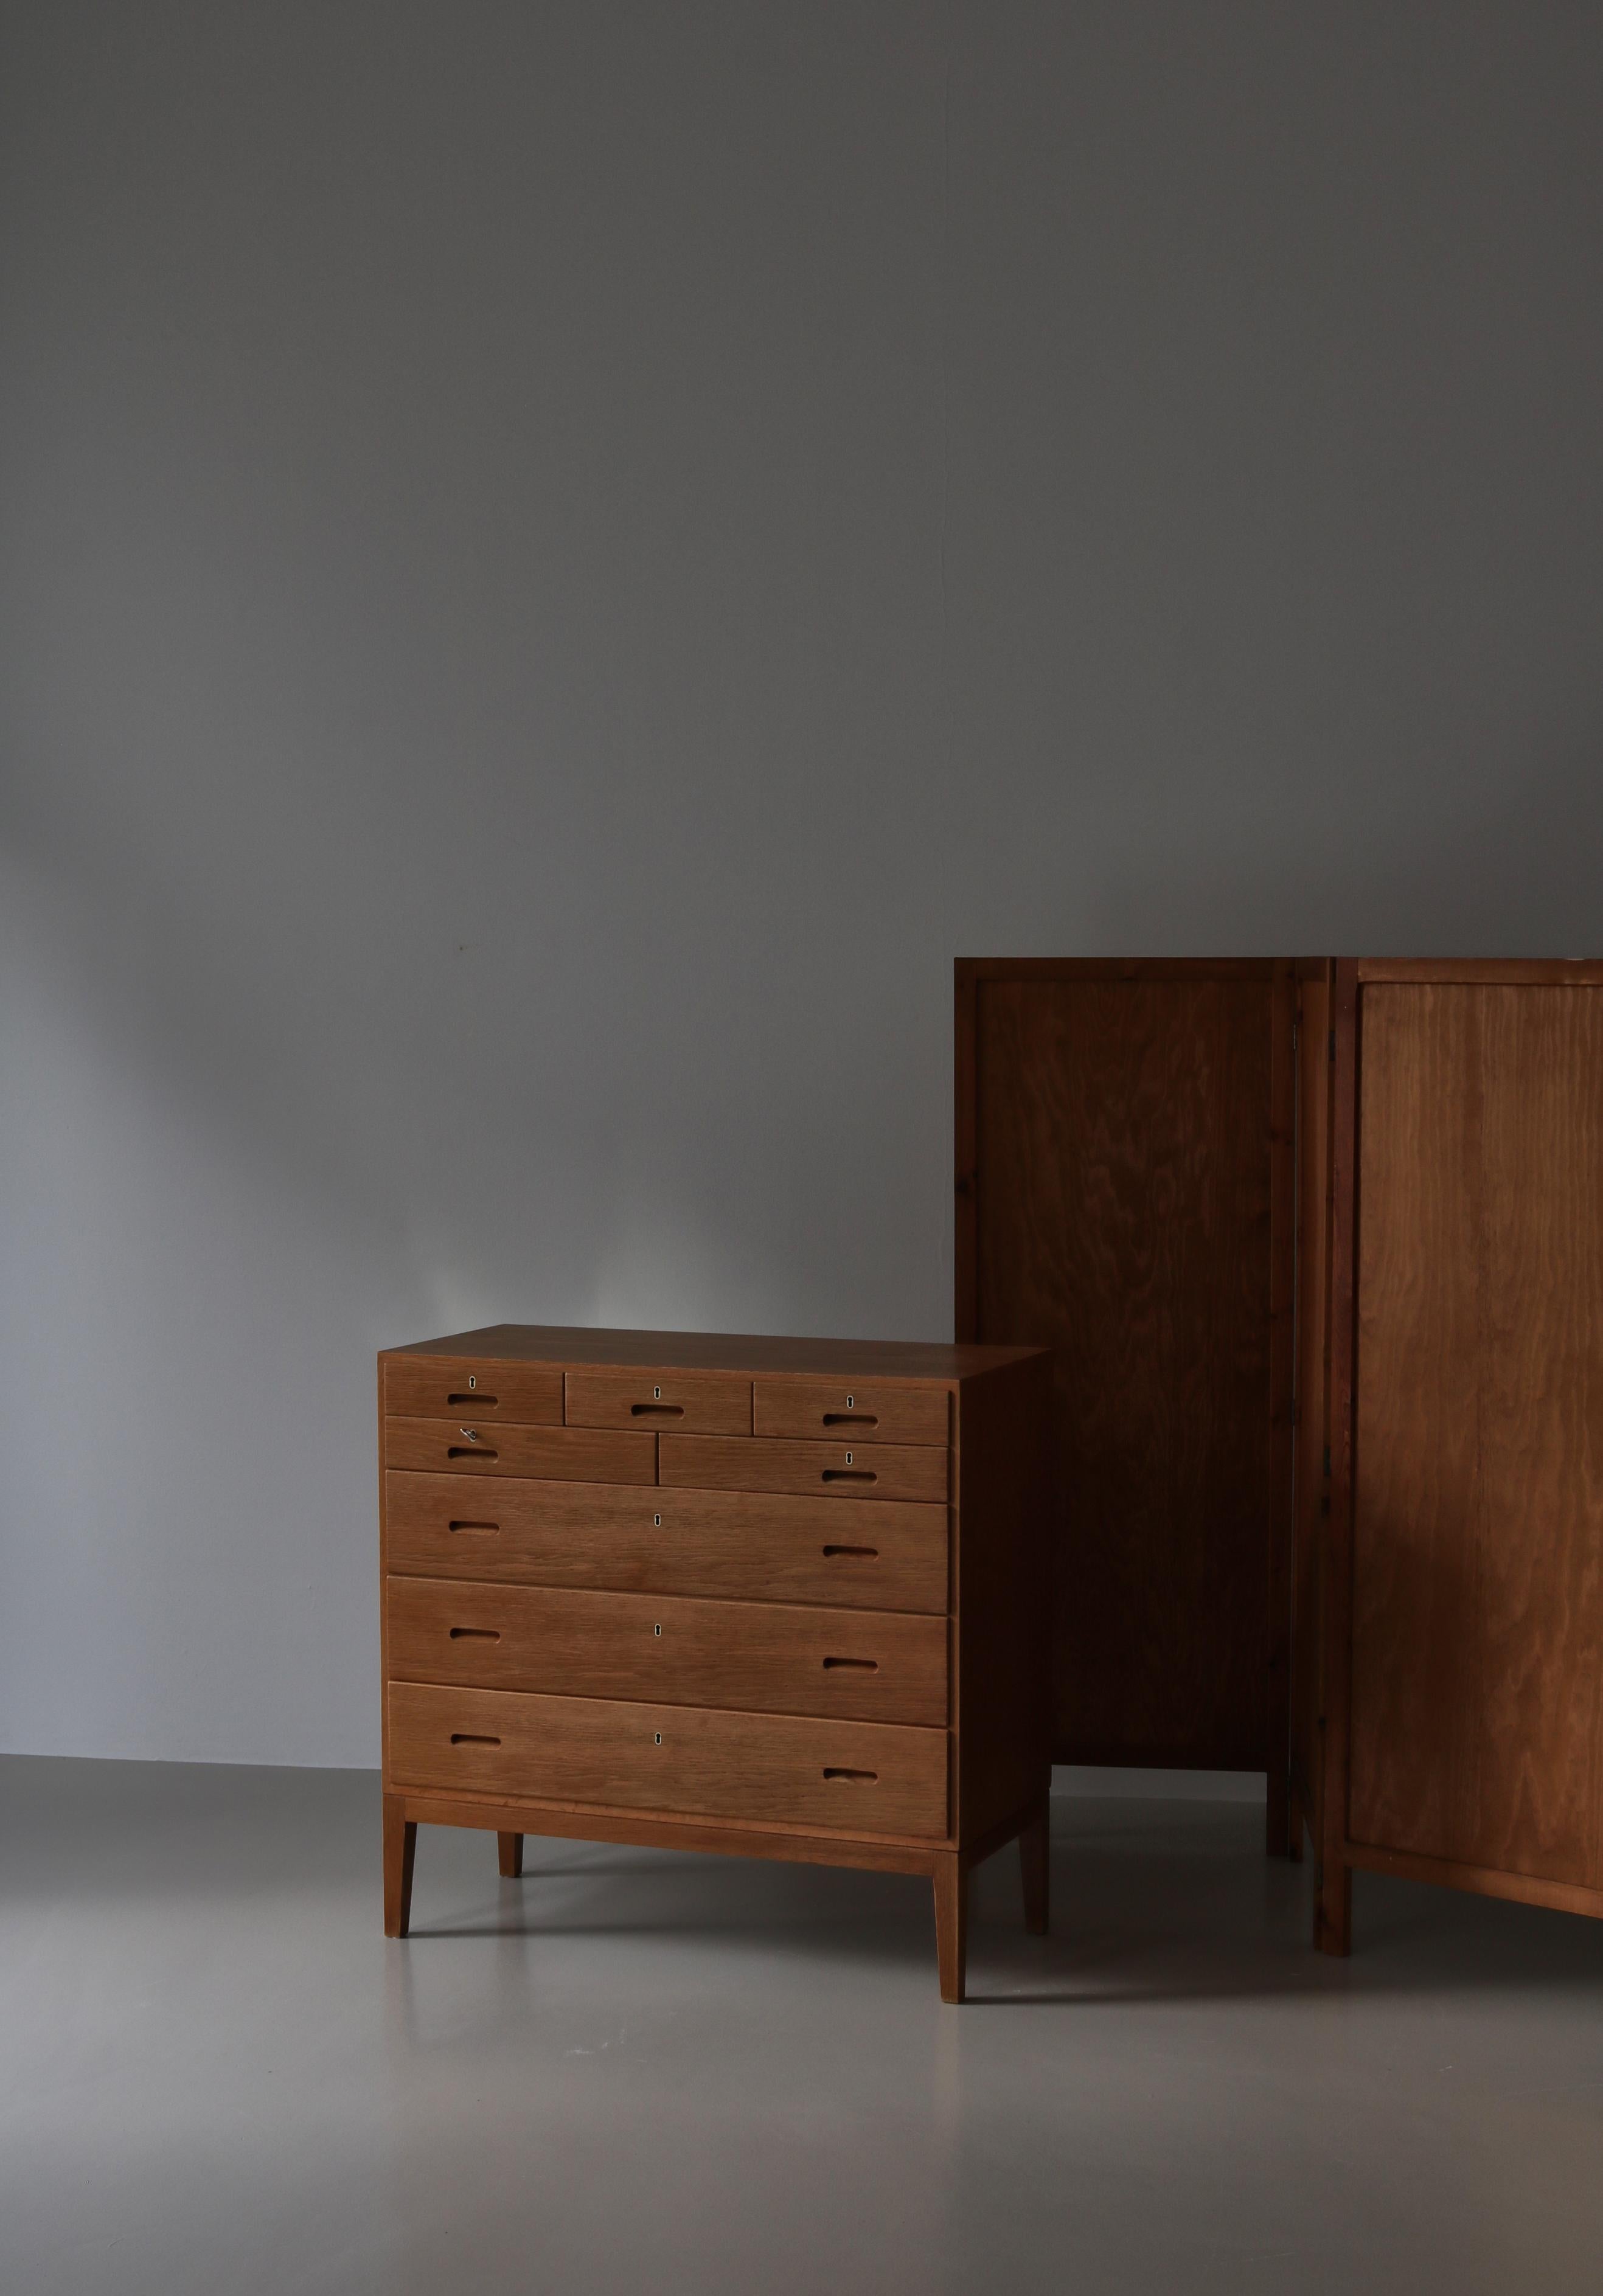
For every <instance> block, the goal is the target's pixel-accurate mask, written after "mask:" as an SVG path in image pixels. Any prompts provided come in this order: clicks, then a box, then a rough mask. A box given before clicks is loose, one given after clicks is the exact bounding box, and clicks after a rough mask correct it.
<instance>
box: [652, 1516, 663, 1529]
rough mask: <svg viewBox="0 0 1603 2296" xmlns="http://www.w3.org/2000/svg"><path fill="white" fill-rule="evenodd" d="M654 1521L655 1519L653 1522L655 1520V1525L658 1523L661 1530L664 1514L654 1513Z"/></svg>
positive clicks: (657, 1525)
mask: <svg viewBox="0 0 1603 2296" xmlns="http://www.w3.org/2000/svg"><path fill="white" fill-rule="evenodd" d="M652 1521H653V1522H654V1523H655V1525H656V1527H657V1529H659V1530H661V1529H662V1516H661V1515H660V1514H654V1515H653V1517H652Z"/></svg>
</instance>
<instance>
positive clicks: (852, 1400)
mask: <svg viewBox="0 0 1603 2296" xmlns="http://www.w3.org/2000/svg"><path fill="white" fill-rule="evenodd" d="M856 1401H857V1398H856V1396H855V1395H849V1396H848V1397H847V1398H846V1408H847V1410H848V1411H850V1410H851V1408H852V1406H853V1405H854V1404H855V1403H856Z"/></svg>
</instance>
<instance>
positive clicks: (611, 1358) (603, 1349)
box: [380, 1324, 1028, 1385]
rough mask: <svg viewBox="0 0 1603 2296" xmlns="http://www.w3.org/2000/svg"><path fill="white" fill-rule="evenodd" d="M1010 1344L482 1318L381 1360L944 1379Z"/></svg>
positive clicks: (964, 1373) (1000, 1356)
mask: <svg viewBox="0 0 1603 2296" xmlns="http://www.w3.org/2000/svg"><path fill="white" fill-rule="evenodd" d="M1027 1352H1028V1350H1027V1349H1017V1348H1004V1349H1000V1350H999V1349H996V1348H974V1347H946V1346H943V1345H941V1344H940V1343H938V1342H935V1341H926V1340H807V1339H782V1338H777V1337H772V1336H769V1335H767V1334H763V1333H741V1332H621V1331H606V1330H601V1329H598V1328H592V1327H591V1326H590V1325H589V1324H486V1325H485V1326H484V1327H483V1328H482V1329H481V1330H480V1331H475V1332H453V1333H448V1334H447V1335H446V1336H445V1337H443V1338H441V1339H437V1340H418V1341H414V1342H413V1343H411V1344H410V1345H408V1346H407V1347H404V1348H389V1349H385V1350H384V1352H383V1355H382V1357H381V1358H380V1360H381V1361H382V1362H390V1361H394V1360H397V1359H399V1358H402V1357H407V1356H441V1357H450V1356H457V1357H470V1358H473V1360H474V1361H475V1362H477V1361H479V1360H481V1359H482V1360H487V1361H489V1362H491V1363H538V1364H552V1365H556V1366H557V1367H558V1368H560V1369H568V1368H572V1367H575V1366H579V1365H588V1364H601V1365H614V1366H618V1367H623V1366H626V1365H628V1366H635V1365H637V1366H640V1367H641V1368H646V1367H649V1366H650V1365H663V1364H668V1365H673V1366H674V1367H675V1368H676V1369H678V1370H679V1371H732V1372H741V1373H744V1374H745V1376H746V1377H747V1378H749V1379H752V1378H757V1377H760V1376H761V1375H762V1374H772V1373H783V1374H785V1375H787V1376H788V1375H789V1374H792V1373H794V1374H797V1375H798V1376H799V1377H801V1378H808V1377H811V1378H817V1379H829V1380H835V1379H841V1378H843V1377H848V1376H850V1377H851V1378H854V1379H889V1380H913V1381H927V1380H939V1381H944V1382H948V1383H949V1384H951V1385H956V1384H957V1383H958V1382H960V1381H962V1380H966V1379H981V1378H983V1376H984V1374H986V1373H987V1372H989V1371H994V1370H995V1368H996V1366H997V1365H998V1364H999V1362H1001V1361H1003V1360H1005V1358H1006V1357H1008V1356H1013V1355H1018V1354H1023V1353H1027Z"/></svg>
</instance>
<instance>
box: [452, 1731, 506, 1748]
mask: <svg viewBox="0 0 1603 2296" xmlns="http://www.w3.org/2000/svg"><path fill="white" fill-rule="evenodd" d="M451 1743H452V1745H453V1746H498V1745H499V1744H500V1743H501V1741H500V1740H499V1738H486V1737H484V1736H483V1735H481V1733H480V1732H479V1731H477V1730H453V1731H452V1733H451Z"/></svg>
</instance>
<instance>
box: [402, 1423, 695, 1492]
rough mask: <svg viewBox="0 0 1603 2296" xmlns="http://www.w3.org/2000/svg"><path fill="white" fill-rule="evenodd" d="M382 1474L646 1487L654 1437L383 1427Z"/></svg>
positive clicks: (652, 1471)
mask: <svg viewBox="0 0 1603 2296" xmlns="http://www.w3.org/2000/svg"><path fill="white" fill-rule="evenodd" d="M382 1456H383V1461H384V1464H385V1466H386V1467H411V1468H415V1469H416V1470H417V1471H418V1472H420V1473H423V1474H428V1473H431V1472H432V1473H436V1474H448V1475H482V1476H484V1477H486V1478H487V1479H489V1478H490V1477H498V1476H501V1475H540V1476H549V1477H550V1478H551V1480H553V1481H555V1482H574V1483H654V1482H655V1481H656V1480H657V1439H656V1437H655V1436H654V1435H637V1434H633V1433H628V1432H622V1431H620V1432H617V1433H613V1432H612V1431H610V1430H603V1429H600V1428H595V1429H592V1428H588V1427H522V1426H517V1427H509V1426H505V1425H497V1424H496V1423H494V1422H492V1421H489V1420H485V1419H481V1418H480V1417H479V1416H478V1415H477V1414H476V1413H472V1412H464V1414H463V1415H462V1417H461V1418H460V1419H386V1420H385V1422H384V1426H383V1455H382Z"/></svg>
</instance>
